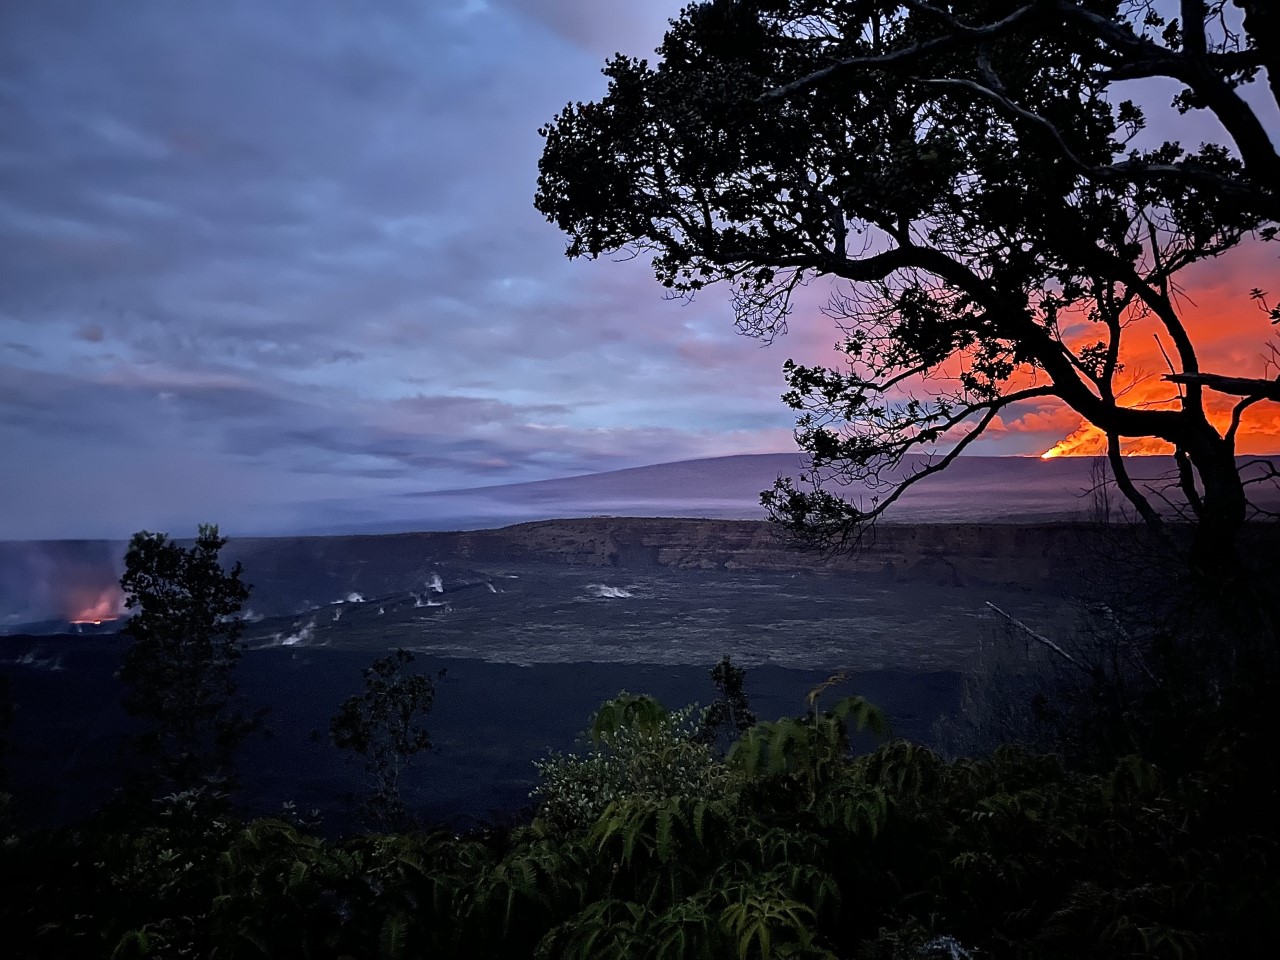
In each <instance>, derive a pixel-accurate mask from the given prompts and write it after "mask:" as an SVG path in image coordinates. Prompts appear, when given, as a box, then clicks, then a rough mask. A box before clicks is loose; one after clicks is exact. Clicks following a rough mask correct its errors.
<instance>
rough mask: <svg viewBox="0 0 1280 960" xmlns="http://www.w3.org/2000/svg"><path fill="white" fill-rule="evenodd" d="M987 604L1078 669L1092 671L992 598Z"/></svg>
mask: <svg viewBox="0 0 1280 960" xmlns="http://www.w3.org/2000/svg"><path fill="white" fill-rule="evenodd" d="M987 606H988V607H990V608H991V609H992V610H993V611H994V612H996V613H998V614H999V615H1000V616H1002V617H1003V618H1004V619H1005V620H1006V621H1007V622H1008V623H1011V624H1013V626H1015V627H1017V628H1018V629H1019V630H1021V631H1022V632H1023V633H1024V634H1026V635H1027V636H1028V637H1030V638H1031V639H1032V640H1034V641H1036V642H1037V643H1040V644H1043V645H1044V646H1045V647H1047V648H1048V649H1050V650H1052V651H1053V652H1054V653H1056V654H1057V655H1058V656H1060V657H1062V659H1063V660H1066V661H1067V663H1069V664H1071V665H1072V666H1073V667H1075V668H1076V669H1077V670H1082V671H1083V672H1085V673H1090V670H1089V668H1088V667H1086V666H1085V665H1084V664H1083V663H1081V662H1080V661H1079V660H1077V659H1076V658H1075V657H1073V656H1072V655H1071V654H1069V653H1067V651H1065V650H1063V649H1062V648H1061V647H1060V646H1058V645H1057V644H1056V643H1054V642H1053V641H1052V640H1050V639H1049V638H1048V637H1046V636H1044V635H1042V634H1039V633H1036V632H1035V631H1034V630H1032V629H1031V628H1030V627H1028V626H1027V625H1026V624H1025V623H1023V622H1022V621H1021V620H1019V619H1018V618H1017V617H1014V616H1011V615H1010V614H1007V613H1005V612H1004V611H1003V610H1001V609H1000V608H999V607H997V606H996V605H995V604H994V603H992V602H991V601H990V600H988V601H987Z"/></svg>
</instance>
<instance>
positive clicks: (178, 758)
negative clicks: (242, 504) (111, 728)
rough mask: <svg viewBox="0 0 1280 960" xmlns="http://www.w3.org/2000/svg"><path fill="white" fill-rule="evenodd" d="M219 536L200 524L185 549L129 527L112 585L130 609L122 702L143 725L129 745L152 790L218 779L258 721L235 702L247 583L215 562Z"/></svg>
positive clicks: (221, 543) (225, 773) (184, 787)
mask: <svg viewBox="0 0 1280 960" xmlns="http://www.w3.org/2000/svg"><path fill="white" fill-rule="evenodd" d="M226 543H227V538H226V537H222V536H219V534H218V528H217V527H216V526H211V525H208V524H202V525H201V526H200V529H199V536H197V538H196V540H195V542H194V543H193V544H192V545H191V546H189V547H184V546H183V545H182V544H180V543H178V542H176V541H174V540H170V539H169V538H168V537H167V536H165V535H164V534H162V533H148V532H146V531H142V532H140V533H136V534H134V536H133V539H132V540H131V541H130V543H129V549H128V552H127V553H126V554H125V573H124V576H123V577H121V579H120V586H121V588H122V589H123V590H124V592H125V595H126V596H125V606H126V607H127V608H128V609H130V610H133V611H134V613H133V615H132V616H131V617H130V618H129V620H128V622H127V623H126V624H125V627H124V631H123V632H124V633H125V634H126V635H127V636H129V637H130V638H131V640H132V644H131V646H130V647H129V649H128V651H127V653H126V654H125V657H124V663H123V665H122V667H121V669H120V680H121V682H122V683H123V684H124V687H125V695H124V705H125V709H126V710H128V711H129V713H131V714H133V715H134V716H136V717H138V718H139V719H140V720H142V721H143V722H144V724H145V725H146V730H145V732H143V733H142V734H141V735H139V736H138V737H137V738H136V739H135V743H134V746H135V748H136V750H137V751H138V752H139V753H140V754H141V755H142V756H143V757H144V758H145V759H146V760H147V761H148V762H149V763H150V768H149V769H148V770H147V771H146V772H145V773H144V774H143V777H144V778H145V779H149V780H151V781H152V785H151V787H150V790H152V791H155V790H157V789H158V790H159V792H164V791H166V790H177V791H185V790H190V789H192V788H196V787H199V786H201V785H205V786H209V785H213V784H217V783H219V782H222V781H225V780H226V779H227V778H228V777H229V776H230V774H231V761H232V755H233V753H234V751H235V749H236V747H238V746H239V745H240V744H241V743H242V742H243V741H244V739H245V737H247V736H248V735H249V734H250V733H251V732H252V731H253V730H254V729H255V727H257V726H258V725H259V723H260V718H250V717H248V716H246V715H245V714H243V713H242V712H241V711H240V710H239V709H238V708H237V696H236V683H235V676H234V668H235V665H236V661H237V660H238V659H239V657H240V655H241V645H240V642H239V640H240V635H241V633H242V632H243V630H244V623H243V621H242V620H241V619H240V617H239V616H238V613H239V611H240V608H241V606H242V605H243V604H244V602H245V601H246V600H247V599H248V597H249V591H250V588H249V586H248V585H247V584H245V583H243V582H242V581H241V579H240V575H241V569H240V564H238V563H237V564H236V565H235V566H234V567H233V568H232V569H230V570H224V569H223V567H222V566H221V564H220V562H219V560H218V553H219V551H220V550H221V549H222V548H223V547H224V546H225V545H226Z"/></svg>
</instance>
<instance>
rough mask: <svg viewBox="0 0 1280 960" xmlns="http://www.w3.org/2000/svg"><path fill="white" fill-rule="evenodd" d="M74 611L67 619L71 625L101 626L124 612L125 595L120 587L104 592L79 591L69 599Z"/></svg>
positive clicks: (71, 608) (107, 589)
mask: <svg viewBox="0 0 1280 960" xmlns="http://www.w3.org/2000/svg"><path fill="white" fill-rule="evenodd" d="M68 607H69V608H70V610H71V611H72V612H71V614H70V616H68V617H67V619H68V620H69V621H70V622H71V623H92V624H100V623H102V622H103V621H104V620H116V619H119V617H120V615H121V614H122V613H123V612H124V595H123V594H121V592H120V588H119V587H108V588H106V589H103V590H97V591H90V590H77V591H75V592H74V593H73V595H72V596H70V597H68Z"/></svg>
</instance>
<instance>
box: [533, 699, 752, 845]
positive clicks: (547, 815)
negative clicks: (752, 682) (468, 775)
mask: <svg viewBox="0 0 1280 960" xmlns="http://www.w3.org/2000/svg"><path fill="white" fill-rule="evenodd" d="M692 718H693V709H692V708H686V709H684V710H681V711H677V712H676V713H673V714H669V713H668V712H667V711H666V710H665V709H664V708H663V707H662V705H661V704H660V703H658V701H657V700H655V699H653V698H652V697H646V696H636V695H634V694H628V693H625V692H623V693H620V694H619V695H618V696H617V697H615V698H614V699H613V700H610V701H608V702H606V703H605V704H603V705H602V706H601V708H600V710H599V711H598V712H597V713H596V715H595V717H594V719H593V721H592V726H591V734H592V739H593V740H594V741H595V747H594V749H592V750H590V751H588V752H587V753H585V754H583V755H572V754H571V755H560V754H555V753H553V754H551V755H550V756H548V757H547V758H546V759H544V760H542V761H540V762H538V763H536V764H535V766H536V767H537V768H538V772H539V774H540V776H541V782H540V783H539V785H538V786H537V787H536V788H535V789H534V791H533V794H532V796H533V799H534V800H535V802H536V803H537V805H538V819H539V820H540V821H541V822H543V823H545V824H547V825H550V826H554V827H556V828H558V829H562V830H568V831H576V830H582V829H585V828H586V827H588V826H590V825H591V824H593V823H595V822H596V821H597V820H598V819H599V817H600V816H601V814H602V813H604V811H605V809H606V808H607V807H608V806H609V805H610V804H611V803H613V802H614V801H615V800H623V799H626V798H629V797H646V798H651V799H662V798H674V797H716V796H724V795H726V794H729V793H732V792H733V790H734V789H735V778H734V776H733V774H732V772H731V771H729V770H728V769H727V768H725V767H724V765H723V764H720V763H719V762H717V760H716V757H715V755H714V754H713V753H712V752H711V750H710V748H709V747H708V746H707V745H706V743H704V742H702V741H701V740H700V739H699V737H698V736H697V734H698V727H697V724H696V723H694V722H693V719H692Z"/></svg>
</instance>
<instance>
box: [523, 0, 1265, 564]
mask: <svg viewBox="0 0 1280 960" xmlns="http://www.w3.org/2000/svg"><path fill="white" fill-rule="evenodd" d="M1278 18H1280V14H1278V13H1277V10H1276V7H1275V5H1274V4H1271V3H1268V2H1265V0H1234V3H1233V4H1228V3H1227V2H1225V0H1219V2H1214V3H1209V2H1204V0H1183V2H1182V3H1181V4H1180V9H1178V8H1177V5H1175V4H1172V3H1169V4H1156V3H1151V2H1138V0H1128V2H1121V0H978V2H964V3H948V2H944V0H930V2H925V0H737V2H734V0H718V2H710V3H699V4H693V5H690V6H689V7H687V8H686V9H685V10H684V11H683V12H682V14H681V15H680V17H679V18H678V19H676V20H674V21H672V24H671V26H670V29H669V31H668V33H667V35H666V37H665V38H664V40H663V43H662V46H661V47H660V49H659V51H658V52H659V54H660V61H659V62H658V63H657V64H650V63H648V62H646V61H644V60H638V59H632V58H629V57H626V56H622V55H618V56H616V57H615V58H613V59H612V60H610V61H609V63H608V64H607V66H606V67H605V74H606V75H607V76H608V77H609V81H610V83H609V90H608V93H607V94H606V95H605V96H604V97H603V98H602V99H601V100H600V101H598V102H594V103H577V104H571V105H569V106H568V107H566V108H565V109H564V110H563V111H562V112H561V113H560V115H559V116H558V117H557V118H556V119H555V120H554V121H553V122H552V123H550V124H549V125H547V126H546V127H545V128H544V129H543V131H542V133H543V135H544V136H545V138H546V147H545V152H544V155H543V158H542V162H541V177H540V179H539V188H538V193H537V197H536V201H535V202H536V205H537V207H538V209H539V210H540V211H541V212H542V213H543V214H545V215H546V217H547V218H548V219H549V220H550V221H552V222H553V223H555V224H557V225H558V226H559V227H560V228H561V229H562V230H564V231H565V232H566V233H567V234H568V236H569V238H570V242H569V246H568V251H567V252H568V255H569V256H570V257H579V256H586V257H597V256H599V255H601V254H607V253H611V252H615V251H628V252H644V253H651V254H652V256H653V267H654V271H655V273H656V275H657V278H658V279H659V281H660V282H661V283H663V284H664V285H665V286H666V287H667V288H669V289H670V290H671V291H673V293H675V294H680V295H689V294H692V293H694V292H695V291H697V290H699V289H701V288H702V287H704V286H706V285H708V284H712V283H718V282H727V283H729V284H731V285H732V287H733V290H734V306H735V311H736V320H737V323H738V325H739V327H740V329H742V330H743V331H744V332H747V333H751V334H754V335H757V336H761V337H764V338H770V337H772V336H774V335H775V334H777V333H779V332H781V331H783V330H784V329H785V325H786V322H787V318H788V314H789V312H790V310H791V298H792V295H793V294H794V293H795V291H796V290H797V289H798V288H799V287H800V286H801V285H802V284H804V283H806V282H808V281H810V280H812V279H813V278H816V277H827V278H834V279H836V280H838V281H842V283H841V284H840V286H839V288H838V290H839V292H838V293H837V294H835V295H834V296H833V299H832V303H831V305H830V307H829V308H828V313H830V314H832V315H833V316H834V317H835V318H836V320H837V321H838V323H839V325H840V327H841V329H842V331H843V344H842V347H843V351H844V353H845V355H846V357H847V360H848V365H847V367H846V368H843V369H834V368H824V367H807V366H801V365H797V364H793V363H791V362H790V361H788V363H787V365H786V375H787V379H788V382H789V387H790V389H789V392H788V393H787V395H786V397H785V399H786V401H787V402H788V403H789V404H790V405H791V406H792V407H794V408H795V409H796V410H797V411H799V420H798V428H797V438H798V440H799V442H800V445H801V447H802V448H803V449H804V450H805V451H806V452H807V453H808V454H809V455H810V456H811V458H812V467H813V469H812V471H811V472H810V473H809V474H808V475H807V477H806V478H805V479H806V480H807V481H808V482H809V484H810V485H811V489H796V488H793V487H792V486H791V485H790V484H789V483H780V485H779V487H778V488H777V489H776V490H774V491H773V492H772V493H770V494H766V503H767V505H768V506H769V507H770V509H771V511H772V512H773V514H774V515H775V517H776V518H778V519H781V520H783V521H784V522H786V523H787V524H789V525H790V526H792V527H793V528H795V529H797V530H801V531H807V532H809V533H811V534H814V535H816V536H817V537H818V538H819V539H821V540H823V541H825V542H827V543H832V542H836V543H841V542H844V541H845V539H846V538H848V537H849V536H850V535H854V534H856V532H857V531H858V530H859V529H860V528H861V527H862V526H864V525H865V524H866V523H867V522H870V521H873V520H874V519H875V518H876V517H877V516H879V515H880V513H881V512H882V511H884V510H885V509H886V508H888V507H889V506H890V505H891V504H892V503H893V502H894V501H895V500H896V499H897V497H898V496H899V495H900V494H901V493H902V492H903V491H904V490H905V489H907V488H909V487H910V486H911V484H912V483H914V482H915V481H917V480H919V479H920V478H921V477H923V476H926V475H928V474H929V473H932V472H936V471H937V470H939V469H942V468H944V467H945V466H946V465H947V464H948V463H950V462H951V460H952V459H953V458H954V457H955V456H956V455H958V454H959V453H960V452H961V451H963V450H964V448H965V447H966V446H967V445H968V444H969V443H970V442H972V441H973V440H974V439H975V438H976V437H977V436H979V435H980V434H981V433H982V432H983V430H984V429H986V428H987V427H988V426H989V425H990V424H991V423H992V421H993V420H994V419H995V418H996V416H997V415H998V414H999V413H1000V411H1002V410H1004V409H1005V408H1006V407H1008V406H1009V405H1010V404H1013V403H1016V402H1018V401H1020V400H1029V399H1036V398H1039V399H1046V398H1056V399H1057V400H1059V401H1061V402H1062V403H1064V404H1065V405H1066V406H1067V407H1069V408H1070V409H1071V410H1073V411H1075V412H1076V413H1078V414H1079V415H1080V416H1081V417H1083V418H1084V419H1085V420H1087V421H1088V422H1090V423H1092V424H1093V425H1095V426H1096V427H1097V428H1098V429H1099V430H1100V431H1102V432H1103V433H1105V435H1106V442H1107V448H1108V453H1109V454H1110V457H1111V462H1112V465H1113V470H1114V473H1115V480H1116V482H1117V484H1118V486H1119V488H1120V489H1121V490H1122V491H1123V492H1124V493H1125V495H1126V496H1127V497H1128V498H1129V499H1130V500H1131V501H1132V502H1133V503H1134V505H1135V508H1136V509H1137V510H1138V511H1139V513H1140V514H1141V515H1142V516H1143V517H1144V518H1145V519H1146V520H1147V521H1148V522H1149V523H1150V524H1152V525H1153V526H1159V525H1160V523H1161V519H1160V515H1159V513H1158V511H1157V509H1156V507H1155V506H1154V505H1153V503H1152V502H1151V494H1150V492H1149V491H1148V492H1146V493H1144V492H1142V491H1139V490H1138V489H1137V487H1136V486H1135V484H1134V483H1133V482H1132V481H1131V480H1130V478H1129V477H1128V475H1127V473H1126V471H1125V467H1124V463H1123V461H1122V460H1121V457H1120V452H1121V443H1122V441H1124V440H1125V439H1127V438H1155V439H1158V440H1161V441H1165V442H1167V443H1169V444H1171V445H1172V447H1173V449H1174V451H1175V456H1176V458H1177V463H1178V465H1179V470H1178V476H1177V478H1176V479H1175V480H1172V481H1171V490H1170V491H1168V493H1170V494H1172V495H1174V496H1176V499H1177V503H1178V505H1179V506H1180V507H1181V508H1182V509H1183V510H1184V512H1185V515H1186V516H1187V517H1189V518H1191V519H1194V520H1195V521H1196V522H1197V543H1196V551H1197V555H1198V565H1199V566H1200V567H1201V568H1202V569H1204V568H1209V567H1214V568H1221V567H1222V566H1223V565H1227V566H1229V565H1230V563H1231V559H1232V557H1233V555H1234V541H1235V537H1236V533H1237V531H1238V529H1239V527H1240V525H1241V524H1242V523H1244V522H1245V520H1246V518H1247V516H1248V515H1249V505H1248V500H1247V496H1246V494H1247V486H1248V484H1247V482H1246V480H1245V479H1244V478H1242V475H1241V471H1240V469H1239V467H1238V464H1237V461H1236V458H1235V442H1236V436H1237V432H1238V430H1239V425H1240V422H1241V418H1242V417H1243V416H1244V415H1245V411H1246V409H1247V408H1248V407H1249V406H1251V405H1253V404H1256V403H1265V402H1274V401H1275V400H1276V399H1277V396H1278V395H1280V388H1278V387H1277V386H1276V384H1275V382H1274V381H1269V380H1253V379H1249V378H1245V379H1244V380H1243V381H1241V380H1240V378H1229V377H1227V376H1226V375H1227V374H1233V373H1236V372H1237V371H1213V370H1202V369H1201V366H1200V360H1199V357H1198V355H1197V349H1196V343H1195V342H1194V339H1193V336H1192V331H1191V328H1190V327H1189V325H1188V316H1187V315H1186V312H1185V310H1186V308H1187V304H1186V303H1185V302H1183V301H1181V300H1180V299H1179V297H1178V296H1177V284H1178V274H1179V273H1180V271H1182V270H1184V269H1185V268H1187V267H1188V266H1190V265H1192V264H1194V263H1196V262H1198V261H1202V260H1206V259H1209V258H1214V257H1218V256H1220V255H1222V254H1224V253H1225V252H1227V251H1229V250H1231V249H1232V248H1233V247H1235V246H1237V245H1238V244H1240V243H1241V242H1242V241H1244V240H1246V239H1247V238H1259V237H1260V238H1262V239H1263V240H1271V239H1274V236H1275V233H1276V224H1277V223H1278V222H1280V156H1278V155H1277V152H1276V147H1275V145H1274V143H1273V142H1272V140H1271V137H1270V135H1269V133H1268V131H1267V130H1266V129H1265V128H1264V124H1263V120H1262V119H1261V117H1260V115H1259V113H1258V112H1257V110H1255V108H1254V106H1253V105H1252V103H1251V99H1252V100H1256V99H1257V96H1254V94H1260V95H1261V96H1262V97H1264V98H1265V97H1266V96H1268V95H1269V96H1270V97H1271V98H1273V99H1277V100H1280V41H1278V40H1277V37H1278V36H1280V30H1277V23H1276V21H1277V19H1278ZM1154 77H1160V78H1166V79H1167V80H1170V81H1173V82H1174V85H1175V86H1176V88H1177V91H1178V92H1177V93H1176V96H1175V98H1174V102H1173V105H1174V106H1175V107H1176V108H1177V109H1178V110H1179V111H1181V112H1184V113H1185V112H1187V111H1207V112H1208V113H1210V114H1212V115H1213V117H1214V118H1216V120H1217V121H1218V122H1219V124H1220V125H1221V130H1222V137H1221V138H1220V139H1219V140H1218V141H1211V142H1206V143H1199V144H1191V143H1179V142H1177V141H1168V142H1164V143H1162V144H1155V145H1152V144H1151V140H1152V137H1151V136H1150V135H1149V134H1143V133H1142V131H1143V130H1144V127H1145V124H1146V119H1145V117H1144V113H1143V109H1142V107H1141V106H1140V105H1139V104H1137V103H1135V102H1133V101H1132V100H1130V99H1129V96H1131V93H1130V92H1129V91H1130V89H1131V88H1129V87H1126V86H1125V82H1126V81H1131V80H1138V79H1144V78H1154ZM1246 85H1250V87H1251V94H1250V98H1248V99H1247V98H1246V97H1245V96H1243V95H1242V93H1243V91H1242V88H1243V87H1245V86H1246ZM1268 282H1269V278H1265V277H1264V278H1259V279H1258V280H1257V282H1256V284H1255V285H1256V286H1257V287H1259V288H1265V287H1266V286H1267V283H1268ZM1256 292H1257V295H1258V296H1257V299H1259V300H1261V302H1262V305H1264V307H1265V304H1266V303H1267V301H1266V300H1265V299H1263V298H1264V297H1265V294H1264V293H1263V291H1262V290H1259V291H1256ZM1242 293H1243V292H1242ZM1274 317H1275V314H1273V316H1272V318H1271V319H1274ZM1268 319H1269V318H1268V317H1267V313H1266V310H1265V309H1264V310H1262V311H1260V312H1259V314H1258V320H1259V342H1260V343H1261V342H1263V340H1264V339H1265V337H1266V333H1267V331H1268V326H1267V320H1268ZM1081 327H1084V328H1085V329H1086V333H1087V336H1086V337H1084V338H1081V336H1080V334H1079V331H1080V329H1081ZM1153 332H1154V333H1156V335H1157V336H1158V339H1159V340H1160V343H1161V345H1162V349H1165V350H1166V351H1167V353H1168V355H1169V364H1170V367H1171V370H1172V376H1171V377H1169V378H1168V379H1169V380H1170V381H1172V382H1171V383H1170V384H1169V389H1170V394H1169V395H1170V398H1171V399H1173V398H1174V397H1175V394H1174V391H1175V390H1177V391H1178V395H1177V398H1176V399H1177V401H1178V402H1175V403H1172V404H1168V405H1162V406H1161V407H1152V406H1149V405H1139V404H1136V403H1133V402H1132V401H1130V402H1129V403H1126V399H1125V393H1126V389H1127V388H1128V387H1130V386H1131V385H1132V379H1133V374H1132V373H1131V372H1130V373H1126V372H1125V369H1124V367H1125V365H1124V361H1123V356H1124V355H1123V349H1124V344H1125V343H1126V342H1128V341H1130V340H1132V339H1133V338H1134V337H1142V338H1143V339H1144V341H1145V342H1146V343H1150V337H1151V335H1152V333H1153ZM1215 388H1217V389H1218V390H1219V394H1220V396H1219V397H1218V400H1219V405H1221V403H1222V402H1225V401H1224V400H1223V397H1222V396H1221V395H1225V394H1228V393H1229V394H1231V397H1232V399H1231V401H1230V402H1231V403H1232V404H1234V406H1233V408H1232V411H1231V412H1232V415H1231V417H1230V419H1229V422H1226V423H1224V422H1222V421H1219V422H1217V423H1215V422H1214V421H1213V419H1212V418H1211V417H1210V416H1209V414H1208V410H1207V402H1208V399H1209V398H1208V397H1207V396H1206V391H1212V390H1214V389H1215ZM938 443H943V444H944V445H945V447H947V448H948V452H946V453H945V454H938V455H936V456H935V457H934V458H933V460H932V461H931V463H930V466H928V467H927V468H925V469H924V470H922V471H919V472H917V473H915V474H910V473H908V474H907V475H906V476H905V479H904V475H903V474H902V472H901V471H902V469H903V468H904V465H905V464H907V463H908V462H909V461H907V460H906V457H907V455H908V454H910V453H913V452H926V453H927V452H930V451H931V450H932V449H934V445H935V444H938ZM852 479H857V480H862V481H870V482H872V484H873V485H874V484H876V483H880V484H881V485H882V495H881V496H880V497H879V499H878V500H876V501H874V502H873V503H872V504H871V505H870V506H868V505H865V504H854V503H850V502H848V501H846V500H843V499H841V498H840V497H838V496H836V495H834V494H832V493H830V492H828V490H826V489H823V484H824V483H825V484H826V485H827V486H828V487H831V486H832V485H833V483H834V484H838V483H839V482H840V481H848V480H852Z"/></svg>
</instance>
